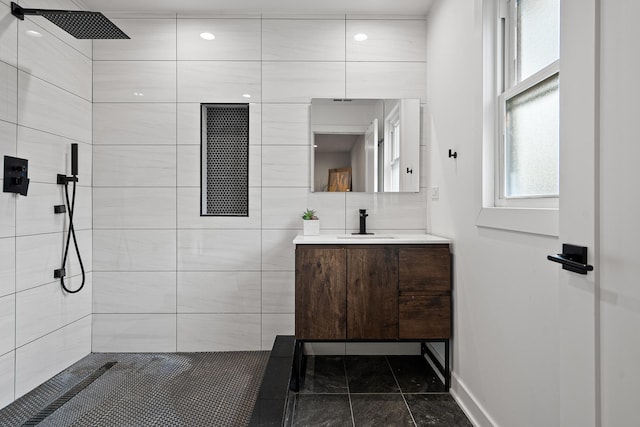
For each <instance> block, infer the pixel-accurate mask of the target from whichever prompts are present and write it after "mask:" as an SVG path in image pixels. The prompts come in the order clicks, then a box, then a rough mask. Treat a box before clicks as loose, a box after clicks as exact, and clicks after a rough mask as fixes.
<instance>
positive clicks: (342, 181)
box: [327, 168, 351, 191]
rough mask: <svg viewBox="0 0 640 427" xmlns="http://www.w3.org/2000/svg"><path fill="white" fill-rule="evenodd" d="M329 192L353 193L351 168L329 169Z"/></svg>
mask: <svg viewBox="0 0 640 427" xmlns="http://www.w3.org/2000/svg"><path fill="white" fill-rule="evenodd" d="M327 191H351V168H339V169H329V183H328V185H327Z"/></svg>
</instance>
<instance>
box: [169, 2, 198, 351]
mask: <svg viewBox="0 0 640 427" xmlns="http://www.w3.org/2000/svg"><path fill="white" fill-rule="evenodd" d="M175 25H176V29H175V34H176V60H175V61H176V101H175V106H176V142H175V146H176V151H175V153H176V208H175V209H176V211H175V212H176V243H175V244H176V246H175V247H176V276H175V278H176V352H177V351H178V247H179V245H178V233H179V228H178V188H179V187H178V116H179V114H178V14H177V13H176V18H175ZM200 144H202V142H201V143H200Z"/></svg>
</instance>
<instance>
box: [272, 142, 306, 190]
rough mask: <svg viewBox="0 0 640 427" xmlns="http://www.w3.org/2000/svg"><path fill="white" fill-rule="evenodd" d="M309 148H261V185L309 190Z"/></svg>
mask: <svg viewBox="0 0 640 427" xmlns="http://www.w3.org/2000/svg"><path fill="white" fill-rule="evenodd" d="M310 155H311V153H310V151H309V146H308V145H306V146H278V145H270V146H263V147H262V185H263V186H265V187H305V188H309V173H310V172H309V159H310Z"/></svg>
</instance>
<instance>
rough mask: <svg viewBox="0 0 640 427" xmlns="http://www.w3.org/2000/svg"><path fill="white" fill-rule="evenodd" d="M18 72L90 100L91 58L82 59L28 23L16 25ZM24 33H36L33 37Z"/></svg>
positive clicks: (62, 43) (74, 51)
mask: <svg viewBox="0 0 640 427" xmlns="http://www.w3.org/2000/svg"><path fill="white" fill-rule="evenodd" d="M18 25H19V27H18V30H19V33H18V34H19V36H18V38H19V41H20V43H19V44H18V58H20V67H19V68H20V69H21V70H23V71H26V72H27V73H29V74H30V75H31V76H34V77H37V78H39V79H42V80H44V81H47V82H49V83H51V84H54V85H56V86H58V87H60V88H62V89H64V90H66V91H68V92H71V93H72V94H75V95H77V96H80V97H82V98H84V99H86V100H88V101H91V86H92V82H91V66H92V64H91V58H89V57H87V56H85V55H84V54H82V53H80V52H79V51H77V50H75V49H69V46H68V45H67V44H66V43H64V42H63V41H62V40H60V39H58V38H57V37H55V36H54V35H53V34H51V33H49V32H48V31H44V30H43V29H42V28H41V27H40V26H38V25H36V24H34V23H33V22H32V21H29V20H25V21H20V22H19V24H18ZM26 31H38V32H39V33H40V34H42V36H41V37H33V36H29V35H27V34H26Z"/></svg>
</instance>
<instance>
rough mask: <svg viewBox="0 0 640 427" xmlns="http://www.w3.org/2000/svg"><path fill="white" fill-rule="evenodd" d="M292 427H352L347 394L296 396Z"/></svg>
mask: <svg viewBox="0 0 640 427" xmlns="http://www.w3.org/2000/svg"><path fill="white" fill-rule="evenodd" d="M293 426H294V427H298V426H299V427H310V426H318V427H323V426H326V427H333V426H345V427H347V426H348V427H352V426H353V423H352V421H351V409H350V407H349V396H348V395H347V394H298V395H297V396H296V403H295V408H294V414H293Z"/></svg>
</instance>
